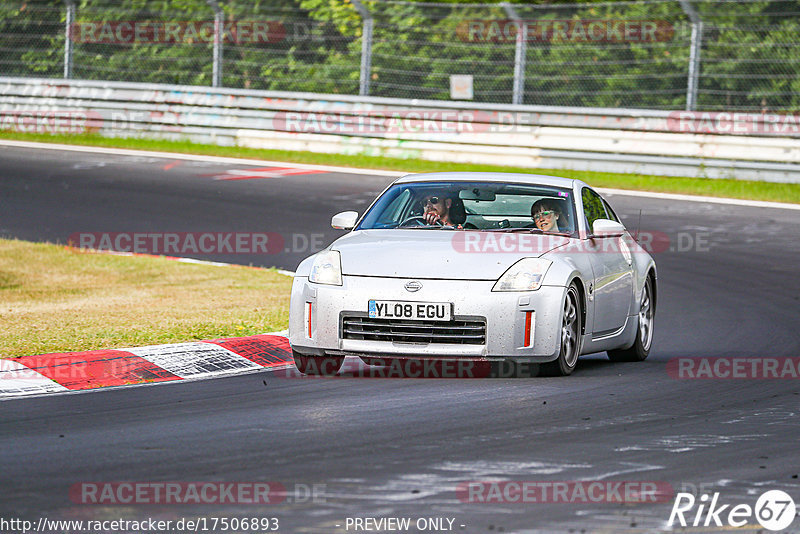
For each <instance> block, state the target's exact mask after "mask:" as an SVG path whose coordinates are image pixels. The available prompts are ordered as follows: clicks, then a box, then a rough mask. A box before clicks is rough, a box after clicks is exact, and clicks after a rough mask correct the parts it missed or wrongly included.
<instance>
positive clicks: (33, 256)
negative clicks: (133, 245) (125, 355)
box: [0, 239, 292, 357]
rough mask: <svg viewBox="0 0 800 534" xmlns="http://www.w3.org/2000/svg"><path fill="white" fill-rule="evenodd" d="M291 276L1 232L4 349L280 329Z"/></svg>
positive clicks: (85, 346)
mask: <svg viewBox="0 0 800 534" xmlns="http://www.w3.org/2000/svg"><path fill="white" fill-rule="evenodd" d="M291 283H292V281H291V278H289V277H288V276H285V275H281V274H278V273H277V272H276V271H275V270H267V269H254V268H248V267H239V266H231V267H217V266H211V265H196V264H187V263H180V262H176V261H172V260H168V259H165V258H152V257H142V256H135V257H131V256H115V255H109V254H95V253H89V252H81V251H78V250H76V249H69V248H66V247H64V246H61V245H52V244H39V243H28V242H25V241H19V240H8V239H0V340H1V341H0V357H16V356H27V355H31V354H44V353H49V352H69V351H82V350H93V349H109V348H120V347H126V346H127V347H135V346H141V345H153V344H159V343H178V342H186V341H195V340H199V339H214V338H221V337H239V336H248V335H254V334H261V333H264V332H271V331H276V330H282V329H285V328H287V326H288V316H289V292H290V288H291Z"/></svg>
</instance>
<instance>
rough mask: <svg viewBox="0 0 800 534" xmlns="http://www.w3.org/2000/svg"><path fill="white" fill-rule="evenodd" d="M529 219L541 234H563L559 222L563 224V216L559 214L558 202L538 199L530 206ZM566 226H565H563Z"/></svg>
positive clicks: (549, 199)
mask: <svg viewBox="0 0 800 534" xmlns="http://www.w3.org/2000/svg"><path fill="white" fill-rule="evenodd" d="M531 217H533V222H534V224H536V228H538V229H539V230H541V231H542V232H563V231H565V230H566V229H561V227H560V226H559V221H561V223H562V224H565V223H566V221H565V218H564V214H563V213H561V206H560V205H559V202H558V201H556V200H553V199H551V198H540V199H539V200H537V201H536V202H534V203H533V206H531ZM565 226H566V224H565Z"/></svg>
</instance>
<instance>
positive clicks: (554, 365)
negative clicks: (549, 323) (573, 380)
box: [539, 283, 583, 376]
mask: <svg viewBox="0 0 800 534" xmlns="http://www.w3.org/2000/svg"><path fill="white" fill-rule="evenodd" d="M582 316H583V315H582V313H581V299H580V295H579V294H578V287H577V286H576V285H575V284H574V283H572V284H570V286H569V287H568V288H567V293H566V295H564V304H563V305H562V312H561V348H560V350H559V353H558V358H556V359H555V360H553V361H552V362H547V363H543V364H541V365H540V366H539V374H540V375H541V376H567V375H570V374H572V371H574V370H575V366H576V365H577V364H578V356H580V354H581V339H582V337H581V317H582Z"/></svg>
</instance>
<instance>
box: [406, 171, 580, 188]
mask: <svg viewBox="0 0 800 534" xmlns="http://www.w3.org/2000/svg"><path fill="white" fill-rule="evenodd" d="M575 181H576V180H574V179H573V178H562V177H559V176H548V175H546V174H524V173H513V172H427V173H420V174H406V175H405V176H401V177H400V178H398V179H397V180H395V182H394V183H396V184H404V183H412V182H514V183H521V184H535V185H549V186H553V187H565V188H569V189H572V187H573V185H574V184H575Z"/></svg>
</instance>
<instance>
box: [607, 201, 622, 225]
mask: <svg viewBox="0 0 800 534" xmlns="http://www.w3.org/2000/svg"><path fill="white" fill-rule="evenodd" d="M603 205H604V206H605V207H606V213H607V214H608V218H609V219H611V220H612V221H616V222H621V221H620V220H619V217H617V214H616V213H614V210H613V209H611V204H609V203H608V201H606V199H603Z"/></svg>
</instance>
